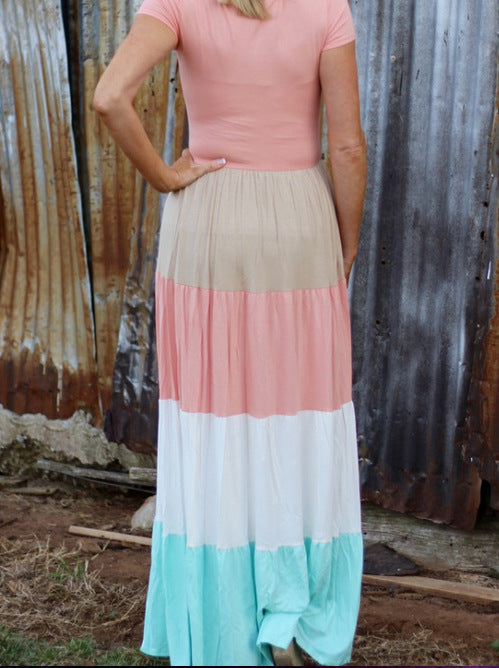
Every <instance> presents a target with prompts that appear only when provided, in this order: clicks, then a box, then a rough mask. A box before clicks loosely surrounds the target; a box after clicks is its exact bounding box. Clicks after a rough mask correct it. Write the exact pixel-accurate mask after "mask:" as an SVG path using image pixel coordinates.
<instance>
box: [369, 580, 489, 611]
mask: <svg viewBox="0 0 499 668" xmlns="http://www.w3.org/2000/svg"><path fill="white" fill-rule="evenodd" d="M362 582H363V584H365V585H377V586H382V587H386V586H396V587H407V588H408V589H413V590H414V591H420V592H422V593H424V594H431V595H433V596H443V597H444V598H454V599H457V600H460V601H469V602H470V603H479V604H481V605H489V604H491V603H498V602H499V589H492V588H489V587H478V586H476V585H469V584H465V583H462V582H451V581H449V580H437V579H434V578H424V577H420V576H417V575H406V576H396V575H395V576H392V575H363V576H362Z"/></svg>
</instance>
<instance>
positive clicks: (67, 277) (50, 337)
mask: <svg viewBox="0 0 499 668" xmlns="http://www.w3.org/2000/svg"><path fill="white" fill-rule="evenodd" d="M42 4H43V7H42ZM0 14H1V19H0V23H1V24H2V26H3V28H2V29H1V30H0V54H1V58H2V61H3V63H4V64H7V65H8V66H7V67H3V68H2V73H1V75H0V76H1V81H0V84H1V85H0V89H1V91H2V93H1V94H2V107H3V110H4V114H3V116H2V118H1V119H0V124H2V125H3V128H2V130H3V136H4V137H7V141H6V142H4V143H0V188H1V191H2V199H1V205H2V206H1V209H2V213H1V221H2V223H1V233H2V241H1V249H2V250H1V276H0V277H1V284H0V332H1V335H2V337H1V343H0V345H1V349H0V372H1V374H2V377H3V378H5V382H4V383H2V384H1V385H0V403H2V404H3V405H4V406H5V407H6V408H9V409H11V410H14V411H16V412H19V413H24V412H41V413H44V414H45V415H47V416H48V417H51V418H63V417H69V416H70V415H72V414H73V413H74V411H75V410H76V409H77V408H81V407H85V408H86V409H87V410H89V411H91V412H92V413H94V414H99V410H100V409H99V403H98V396H97V392H96V381H97V375H96V368H95V360H94V342H93V322H92V315H91V308H90V289H89V282H88V271H87V265H86V256H85V250H84V248H85V246H84V235H83V229H82V220H81V204H80V194H79V185H78V180H77V174H76V168H75V157H74V150H73V140H72V129H71V115H70V94H69V86H68V79H67V64H66V59H65V51H64V43H65V42H64V32H63V29H62V19H61V13H60V8H59V3H58V2H54V1H53V2H46V3H41V2H38V3H33V2H26V1H24V2H16V3H14V2H12V1H9V2H7V3H3V4H2V7H1V8H0ZM61 47H62V50H61Z"/></svg>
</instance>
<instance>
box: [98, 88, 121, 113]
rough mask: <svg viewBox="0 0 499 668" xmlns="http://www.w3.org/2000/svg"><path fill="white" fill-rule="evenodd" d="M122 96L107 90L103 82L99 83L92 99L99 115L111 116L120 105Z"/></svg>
mask: <svg viewBox="0 0 499 668" xmlns="http://www.w3.org/2000/svg"><path fill="white" fill-rule="evenodd" d="M119 101H120V97H119V96H118V95H116V94H113V93H112V92H111V91H109V90H106V89H105V88H104V87H103V86H102V85H101V83H100V82H99V83H98V84H97V88H96V89H95V91H94V96H93V99H92V108H93V109H94V110H95V111H96V112H97V113H98V114H99V116H109V115H110V114H112V113H113V111H115V110H116V108H117V107H118V105H119Z"/></svg>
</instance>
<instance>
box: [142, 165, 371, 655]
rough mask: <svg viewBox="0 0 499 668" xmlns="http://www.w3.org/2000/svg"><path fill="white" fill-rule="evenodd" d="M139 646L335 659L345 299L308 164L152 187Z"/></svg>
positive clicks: (351, 473)
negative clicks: (154, 230) (152, 496)
mask: <svg viewBox="0 0 499 668" xmlns="http://www.w3.org/2000/svg"><path fill="white" fill-rule="evenodd" d="M156 323H157V357H158V371H159V386H160V402H159V403H160V411H159V434H158V462H157V468H158V471H157V497H156V518H155V522H154V529H153V545H152V555H151V572H150V579H149V589H148V595H147V602H146V614H145V623H144V639H143V644H142V648H141V649H142V651H143V652H144V653H146V654H150V655H152V656H169V657H170V661H171V665H182V666H187V665H210V666H231V665H249V666H257V665H272V659H271V654H270V649H269V644H272V645H276V646H279V647H287V645H288V644H289V643H290V641H291V639H292V638H293V636H294V637H296V639H297V641H298V644H299V645H300V646H301V647H302V648H303V649H304V650H305V651H306V652H308V653H309V654H310V655H311V656H312V657H313V658H314V659H315V660H316V661H318V662H319V663H322V664H326V665H341V664H344V663H347V662H348V661H349V660H350V654H351V647H352V642H353V637H354V633H355V627H356V623H357V616H358V610H359V599H360V587H361V574H362V537H361V525H360V498H359V482H358V459H357V443H356V427H355V414H354V408H353V405H352V398H351V385H352V381H351V343H350V321H349V307H348V295H347V289H346V282H345V280H344V274H343V263H342V254H341V247H340V239H339V233H338V229H337V223H336V217H335V213H334V208H333V203H332V194H331V187H330V184H329V179H328V176H327V173H326V170H325V168H324V167H323V165H322V164H319V165H317V166H316V167H312V168H309V169H304V170H295V171H283V172H275V171H267V172H265V171H252V170H237V169H230V168H225V169H222V170H220V171H217V172H213V173H211V174H209V175H207V176H205V177H203V178H201V179H199V180H198V181H196V182H195V183H194V184H193V185H192V186H190V187H188V188H187V189H185V190H183V191H180V192H178V193H174V194H170V195H169V196H168V198H167V201H166V205H165V210H164V214H163V221H162V227H161V233H160V248H159V257H158V265H157V275H156Z"/></svg>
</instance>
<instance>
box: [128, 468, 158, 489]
mask: <svg viewBox="0 0 499 668" xmlns="http://www.w3.org/2000/svg"><path fill="white" fill-rule="evenodd" d="M128 476H129V478H130V480H137V481H139V482H147V483H149V484H150V485H152V486H154V485H156V469H147V468H141V467H139V466H131V467H130V470H129V471H128Z"/></svg>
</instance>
